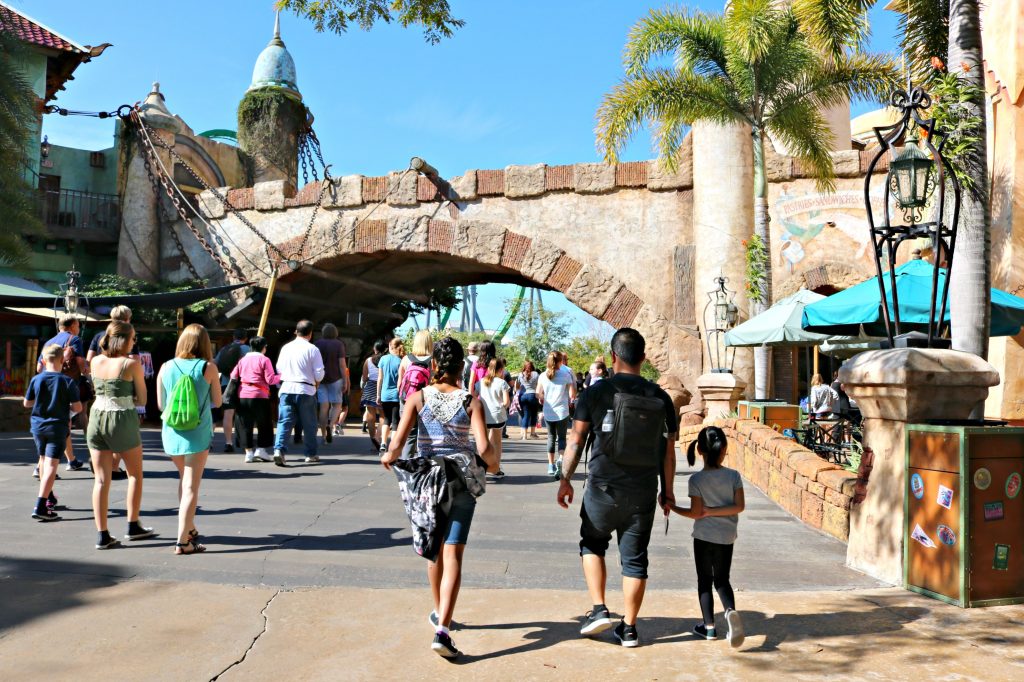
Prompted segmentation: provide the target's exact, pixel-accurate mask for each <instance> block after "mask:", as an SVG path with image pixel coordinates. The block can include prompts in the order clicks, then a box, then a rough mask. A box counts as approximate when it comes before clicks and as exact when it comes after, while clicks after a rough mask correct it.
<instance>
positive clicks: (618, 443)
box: [558, 327, 677, 647]
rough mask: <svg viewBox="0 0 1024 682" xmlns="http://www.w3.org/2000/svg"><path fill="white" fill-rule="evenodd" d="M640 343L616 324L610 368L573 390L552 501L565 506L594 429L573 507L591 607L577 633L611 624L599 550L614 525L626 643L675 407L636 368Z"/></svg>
mask: <svg viewBox="0 0 1024 682" xmlns="http://www.w3.org/2000/svg"><path fill="white" fill-rule="evenodd" d="M645 345H646V343H645V341H644V337H643V336H641V335H640V333H639V332H638V331H636V330H635V329H629V328H628V327H626V328H623V329H620V330H618V331H617V332H615V335H614V336H613V337H612V343H611V351H612V366H613V367H614V368H615V375H614V376H613V377H612V378H611V379H607V380H605V381H600V382H598V383H596V384H594V385H593V386H591V387H590V388H588V389H586V390H585V391H583V393H582V394H580V397H579V399H578V401H577V403H576V413H575V417H574V421H573V428H572V434H571V435H570V437H569V443H568V447H567V448H566V451H565V457H564V459H563V460H562V480H561V483H560V484H559V486H558V504H559V506H561V507H562V508H564V509H568V508H569V504H570V503H571V502H572V499H573V487H572V483H571V481H572V475H573V474H574V473H575V472H576V467H577V465H578V464H579V461H580V453H581V452H582V451H583V444H584V443H585V442H586V441H587V437H588V436H589V434H590V433H591V430H594V431H595V435H596V438H595V441H594V446H593V450H592V452H591V460H590V462H589V464H588V467H587V484H586V489H585V491H584V494H583V504H582V505H581V508H580V518H581V519H582V524H581V526H580V556H581V557H582V559H583V574H584V576H585V577H586V581H587V588H588V589H589V591H590V598H591V602H592V603H593V608H592V609H591V611H590V612H589V613H588V614H587V616H586V618H585V620H584V622H583V625H582V627H581V628H580V634H582V635H584V636H587V637H589V636H593V635H596V634H598V633H600V632H604V631H605V630H607V629H608V628H610V627H612V626H613V625H614V623H613V621H612V618H611V614H610V613H609V611H608V607H607V606H606V605H605V603H604V600H605V578H606V569H605V559H604V555H605V552H606V550H607V549H608V545H609V542H610V541H611V538H612V534H613V533H615V534H616V535H617V536H618V537H617V540H618V547H619V561H620V563H621V565H622V592H623V597H624V599H625V605H624V609H623V611H624V613H623V618H622V620H621V621H620V622H619V623H618V625H615V632H614V634H615V637H616V638H617V639H618V640H619V642H620V643H621V644H622V646H625V647H635V646H637V645H638V644H639V638H638V636H637V630H636V619H637V615H638V614H639V612H640V606H641V604H642V602H643V598H644V590H645V588H646V583H647V566H648V556H647V546H648V544H649V542H650V539H651V529H652V527H653V525H654V517H655V514H656V512H657V509H658V507H659V506H660V507H661V508H662V510H663V511H664V513H665V514H666V515H667V514H668V513H669V510H670V509H671V507H672V505H673V504H675V495H674V494H673V479H674V477H675V469H676V455H675V440H676V428H677V427H676V416H675V409H674V407H673V405H672V399H671V398H669V396H668V394H667V393H665V391H663V390H661V388H659V387H658V385H657V384H654V383H652V382H650V381H647V380H646V379H644V378H643V377H642V376H640V366H641V365H642V364H643V362H644V358H645V355H644V350H645ZM659 481H660V484H661V494H660V496H659V494H658V487H659Z"/></svg>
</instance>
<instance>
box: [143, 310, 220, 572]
mask: <svg viewBox="0 0 1024 682" xmlns="http://www.w3.org/2000/svg"><path fill="white" fill-rule="evenodd" d="M182 377H190V378H191V380H192V383H193V386H194V387H195V391H196V398H197V399H198V401H199V425H198V426H196V427H195V428H194V429H188V430H187V431H186V430H179V429H175V428H173V427H171V426H168V425H167V423H166V422H164V428H163V431H162V432H161V437H162V439H163V444H164V452H166V453H167V454H168V455H170V457H171V461H172V462H174V466H175V468H177V470H178V475H179V476H180V477H181V483H180V485H179V486H178V542H177V544H176V545H175V547H174V553H175V554H195V553H196V552H203V551H205V550H206V547H204V546H203V545H201V544H199V543H198V542H196V538H197V537H199V531H197V530H196V526H195V518H196V503H197V502H198V500H199V483H200V482H201V481H202V479H203V469H204V468H205V467H206V457H207V455H209V454H210V441H212V440H213V415H212V414H210V408H213V407H220V403H221V394H220V374H219V373H218V372H217V365H215V364H213V349H212V346H211V345H210V335H209V334H207V333H206V328H205V327H204V326H203V325H201V324H190V325H189V326H187V327H185V329H184V330H182V332H181V336H179V337H178V346H177V348H175V350H174V359H173V360H170V361H168V362H165V363H164V365H163V366H162V367H161V368H160V373H159V374H158V375H157V377H156V390H157V396H156V397H157V404H158V405H159V406H160V411H161V412H163V410H164V406H165V405H167V400H168V398H169V397H170V396H171V394H172V393H173V392H174V386H175V384H177V383H178V380H179V379H180V378H182Z"/></svg>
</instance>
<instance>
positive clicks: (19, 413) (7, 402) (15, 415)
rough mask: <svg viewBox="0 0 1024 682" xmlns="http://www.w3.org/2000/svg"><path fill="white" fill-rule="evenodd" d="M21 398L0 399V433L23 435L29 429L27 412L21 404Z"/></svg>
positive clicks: (6, 397)
mask: <svg viewBox="0 0 1024 682" xmlns="http://www.w3.org/2000/svg"><path fill="white" fill-rule="evenodd" d="M21 400H22V399H21V396H16V395H5V396H2V397H0V433H24V432H25V431H28V429H29V419H28V418H29V411H28V410H27V409H25V406H24V405H22V404H21Z"/></svg>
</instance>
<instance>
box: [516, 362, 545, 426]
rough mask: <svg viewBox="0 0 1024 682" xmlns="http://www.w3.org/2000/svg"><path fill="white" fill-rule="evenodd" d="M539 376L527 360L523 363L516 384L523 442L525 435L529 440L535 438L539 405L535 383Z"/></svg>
mask: <svg viewBox="0 0 1024 682" xmlns="http://www.w3.org/2000/svg"><path fill="white" fill-rule="evenodd" d="M539 379H540V374H538V373H537V370H536V369H535V368H534V366H533V363H532V362H531V361H529V360H527V361H526V362H524V363H523V370H522V371H521V372H520V373H519V378H518V379H516V382H517V383H518V384H519V407H520V408H521V411H522V422H521V423H522V425H523V440H526V436H527V434H529V436H530V438H536V437H537V413H538V412H539V411H540V403H539V402H537V381H538V380H539Z"/></svg>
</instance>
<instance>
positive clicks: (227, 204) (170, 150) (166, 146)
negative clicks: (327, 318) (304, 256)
mask: <svg viewBox="0 0 1024 682" xmlns="http://www.w3.org/2000/svg"><path fill="white" fill-rule="evenodd" d="M133 118H134V113H133ZM136 125H139V126H140V127H141V128H142V129H143V130H144V131H148V130H150V128H149V125H148V124H147V123H146V122H145V121H143V120H142V119H141V118H139V119H138V123H136ZM155 144H156V145H157V146H158V147H160V148H161V149H164V150H165V151H167V152H168V153H169V154H170V155H171V157H172V158H173V159H174V160H175V161H176V162H177V163H179V164H180V165H181V167H182V168H184V169H185V171H186V172H187V173H188V174H189V175H191V176H192V177H193V178H195V180H196V181H197V182H198V183H199V184H200V185H201V186H202V187H203V189H205V190H208V191H209V192H210V193H212V194H213V196H214V197H216V198H217V200H218V201H220V202H221V203H222V204H224V210H226V211H230V212H231V213H234V214H235V217H236V218H238V220H239V222H241V223H242V224H243V225H245V226H246V227H247V228H249V230H250V231H252V233H253V234H255V235H256V236H257V237H258V238H259V239H260V241H262V242H263V243H264V245H266V247H267V248H269V249H270V250H271V251H273V252H274V253H276V254H277V255H278V257H279V258H281V259H285V258H286V256H285V254H284V252H283V251H281V249H279V248H278V247H277V245H276V244H274V242H272V241H270V239H268V238H267V236H266V235H264V234H263V233H262V232H260V231H259V229H258V228H257V227H256V226H255V225H253V224H252V222H250V221H249V219H247V218H246V217H245V216H244V215H242V213H241V212H240V211H239V210H238V209H237V208H235V207H234V206H233V205H232V204H231V202H230V201H228V198H227V196H225V195H224V194H222V193H221V192H220V190H218V189H217V188H216V187H211V186H210V185H209V184H208V183H207V182H206V181H205V180H203V178H202V177H200V176H199V174H198V173H196V171H195V169H193V168H192V166H191V165H189V164H188V163H187V162H186V161H185V160H184V159H183V158H181V156H180V155H179V154H178V152H176V151H175V150H174V147H172V146H171V145H169V144H167V143H166V142H164V141H163V140H161V139H160V138H159V137H157V138H156V140H155Z"/></svg>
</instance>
